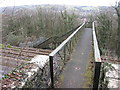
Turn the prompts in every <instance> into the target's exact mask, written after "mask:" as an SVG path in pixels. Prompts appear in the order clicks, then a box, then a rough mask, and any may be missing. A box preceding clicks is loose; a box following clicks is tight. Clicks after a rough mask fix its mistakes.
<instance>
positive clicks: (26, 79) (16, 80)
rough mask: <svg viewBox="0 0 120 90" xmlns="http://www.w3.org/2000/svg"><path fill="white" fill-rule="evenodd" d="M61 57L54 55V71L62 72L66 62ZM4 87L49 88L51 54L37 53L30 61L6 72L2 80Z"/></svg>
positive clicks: (56, 72)
mask: <svg viewBox="0 0 120 90" xmlns="http://www.w3.org/2000/svg"><path fill="white" fill-rule="evenodd" d="M63 62H64V61H60V60H59V57H57V56H56V57H54V73H55V74H56V76H57V75H58V74H59V73H60V71H61V69H62V67H63V65H64V63H63ZM1 82H2V88H3V89H4V88H49V86H50V83H51V80H50V66H49V56H46V55H37V56H35V57H34V58H32V60H31V61H30V62H26V63H24V64H22V65H20V66H19V67H18V68H16V69H15V70H13V71H12V72H11V73H9V74H6V75H5V77H4V78H3V79H2V80H1Z"/></svg>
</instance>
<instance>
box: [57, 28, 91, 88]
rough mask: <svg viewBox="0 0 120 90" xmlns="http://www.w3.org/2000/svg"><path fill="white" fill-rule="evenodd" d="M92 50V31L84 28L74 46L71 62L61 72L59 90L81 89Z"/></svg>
mask: <svg viewBox="0 0 120 90" xmlns="http://www.w3.org/2000/svg"><path fill="white" fill-rule="evenodd" d="M91 49H92V29H91V28H85V29H84V31H83V34H82V35H81V37H80V40H79V41H78V44H77V45H76V47H75V49H74V51H73V54H72V57H71V60H70V61H69V62H68V64H67V65H66V68H65V70H64V71H63V74H62V75H63V81H62V82H61V83H62V84H61V85H60V87H59V88H82V87H83V83H84V80H85V77H84V73H85V70H86V67H87V63H88V61H89V53H90V51H91Z"/></svg>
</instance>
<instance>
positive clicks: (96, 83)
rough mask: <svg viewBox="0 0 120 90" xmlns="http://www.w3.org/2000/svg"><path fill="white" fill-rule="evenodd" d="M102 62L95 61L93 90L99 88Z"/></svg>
mask: <svg viewBox="0 0 120 90" xmlns="http://www.w3.org/2000/svg"><path fill="white" fill-rule="evenodd" d="M100 69H101V62H95V69H94V79H93V90H98V87H99V78H100Z"/></svg>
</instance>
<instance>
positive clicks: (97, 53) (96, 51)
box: [92, 22, 102, 90]
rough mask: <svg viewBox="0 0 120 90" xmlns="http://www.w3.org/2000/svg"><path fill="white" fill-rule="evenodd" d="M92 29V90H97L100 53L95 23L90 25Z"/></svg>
mask: <svg viewBox="0 0 120 90" xmlns="http://www.w3.org/2000/svg"><path fill="white" fill-rule="evenodd" d="M92 28H93V44H94V58H95V61H94V79H93V90H97V89H98V87H99V78H100V69H101V63H102V62H101V58H100V51H99V48H98V42H97V38H96V33H95V22H93V23H92Z"/></svg>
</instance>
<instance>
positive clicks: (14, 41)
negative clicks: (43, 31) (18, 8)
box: [7, 34, 23, 46]
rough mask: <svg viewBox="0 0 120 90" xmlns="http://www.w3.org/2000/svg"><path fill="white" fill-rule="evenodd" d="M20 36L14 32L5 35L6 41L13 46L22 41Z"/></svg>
mask: <svg viewBox="0 0 120 90" xmlns="http://www.w3.org/2000/svg"><path fill="white" fill-rule="evenodd" d="M22 40H23V37H22V36H16V35H14V34H10V35H8V37H7V43H8V44H10V45H13V46H17V45H18V44H19V43H20V42H22Z"/></svg>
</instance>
